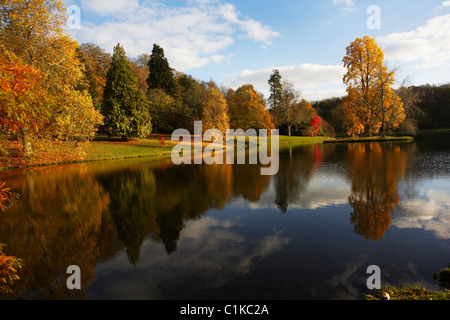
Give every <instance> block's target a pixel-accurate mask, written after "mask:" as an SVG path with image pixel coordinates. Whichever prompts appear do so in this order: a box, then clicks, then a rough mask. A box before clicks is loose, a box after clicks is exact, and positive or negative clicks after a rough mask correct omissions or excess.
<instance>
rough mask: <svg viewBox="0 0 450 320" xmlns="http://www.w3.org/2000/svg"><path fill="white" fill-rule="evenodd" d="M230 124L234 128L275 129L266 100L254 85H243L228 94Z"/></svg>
mask: <svg viewBox="0 0 450 320" xmlns="http://www.w3.org/2000/svg"><path fill="white" fill-rule="evenodd" d="M227 103H228V107H229V117H230V126H231V128H233V129H243V130H248V129H256V130H257V129H274V128H275V126H274V124H273V123H272V116H271V115H270V113H269V111H268V110H267V109H266V102H265V99H264V97H263V95H262V94H261V93H258V92H257V91H256V90H255V89H254V87H253V85H251V84H247V85H243V86H241V87H240V88H239V89H237V90H236V91H234V90H232V89H230V90H229V92H228V94H227Z"/></svg>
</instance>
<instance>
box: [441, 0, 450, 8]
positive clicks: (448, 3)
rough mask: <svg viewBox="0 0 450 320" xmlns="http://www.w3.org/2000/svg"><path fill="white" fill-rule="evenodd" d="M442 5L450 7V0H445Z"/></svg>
mask: <svg viewBox="0 0 450 320" xmlns="http://www.w3.org/2000/svg"><path fill="white" fill-rule="evenodd" d="M442 7H443V8H447V7H450V1H444V2H443V3H442Z"/></svg>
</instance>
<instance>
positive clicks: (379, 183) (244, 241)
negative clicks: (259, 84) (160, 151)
mask: <svg viewBox="0 0 450 320" xmlns="http://www.w3.org/2000/svg"><path fill="white" fill-rule="evenodd" d="M449 138H450V136H449V135H445V134H442V135H423V136H419V137H418V138H417V140H416V142H414V143H356V144H323V145H307V146H299V147H295V148H292V149H290V148H287V149H286V148H285V149H283V150H282V152H281V154H280V169H279V172H278V174H277V175H275V176H273V177H272V176H262V175H261V174H260V169H261V168H260V166H259V165H213V166H209V165H191V166H188V165H186V166H174V165H172V164H171V162H170V160H169V161H159V162H153V161H150V160H148V159H136V160H123V161H112V162H94V163H84V164H73V165H65V166H50V167H41V168H36V169H33V170H22V171H12V172H3V173H1V175H0V180H5V181H6V182H7V184H8V186H11V187H13V190H14V191H15V192H17V193H19V194H20V199H19V201H18V202H17V203H16V204H15V205H14V206H13V207H12V208H10V209H9V210H8V211H7V212H6V213H4V214H0V243H3V244H6V245H7V247H6V248H5V253H6V254H8V255H12V256H16V257H18V258H21V259H22V260H23V264H24V266H23V268H22V270H21V273H20V276H21V280H20V281H18V282H17V284H16V286H15V287H14V288H13V289H14V293H15V296H14V297H15V298H21V299H93V300H97V299H102V300H104V299H111V300H116V299H148V300H174V299H180V300H184V299H189V300H197V299H199V300H200V299H202V300H205V299H221V300H235V299H239V300H241V299H242V300H247V299H252V300H268V299H270V300H336V299H338V300H361V299H363V298H364V295H365V294H367V293H370V290H369V289H368V288H367V284H366V282H367V279H368V277H369V276H370V274H368V273H367V268H368V267H369V266H372V265H376V266H379V268H380V270H381V281H382V284H383V285H385V284H391V285H399V286H400V285H403V284H406V283H408V284H412V285H420V286H425V287H427V288H428V289H432V290H442V288H441V287H440V286H439V284H438V283H437V282H436V281H435V280H433V277H432V276H433V273H437V272H439V270H440V269H442V268H444V267H445V266H446V265H447V264H448V263H450V210H449V205H450V172H449V168H450V139H449ZM70 265H77V266H79V267H80V270H81V283H82V290H68V289H67V286H66V280H67V278H68V277H69V275H68V274H67V273H66V270H67V267H68V266H70Z"/></svg>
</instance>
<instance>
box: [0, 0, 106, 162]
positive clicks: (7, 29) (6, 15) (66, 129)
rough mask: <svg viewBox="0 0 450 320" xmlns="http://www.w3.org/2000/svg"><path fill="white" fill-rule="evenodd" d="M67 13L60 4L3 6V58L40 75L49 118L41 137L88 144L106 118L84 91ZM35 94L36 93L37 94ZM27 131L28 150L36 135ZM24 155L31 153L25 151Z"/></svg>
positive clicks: (23, 0) (41, 1)
mask: <svg viewBox="0 0 450 320" xmlns="http://www.w3.org/2000/svg"><path fill="white" fill-rule="evenodd" d="M66 21H67V16H66V10H65V7H64V2H63V1H57V0H33V1H27V0H3V1H2V10H1V12H0V52H1V53H2V54H3V55H4V56H5V57H6V58H7V59H8V60H9V61H19V62H20V64H21V65H25V66H30V67H31V68H33V69H36V70H39V71H40V75H41V77H42V81H41V82H40V83H39V84H40V88H39V90H40V91H41V92H43V93H44V96H45V99H44V100H45V104H43V105H42V107H43V108H45V109H46V110H47V111H48V113H49V114H50V115H51V116H50V117H49V118H44V119H43V118H38V120H40V121H41V123H44V127H45V129H46V130H45V131H40V132H39V136H40V137H42V136H44V135H47V136H51V137H52V138H59V139H62V140H68V139H70V140H77V141H79V140H88V139H90V138H92V137H93V133H94V132H95V131H96V128H97V126H98V125H100V124H101V123H102V116H101V115H100V113H99V111H96V110H95V109H94V106H93V103H92V99H91V98H90V96H89V94H88V93H87V91H86V90H79V85H80V84H81V83H82V82H84V81H85V75H84V72H83V67H82V65H81V63H80V60H79V55H78V54H77V48H78V43H77V42H76V41H74V40H73V39H71V38H70V36H69V35H68V34H67V33H66ZM35 90H37V89H35ZM33 133H34V132H32V131H31V128H30V127H29V126H28V125H24V126H23V127H22V134H23V136H24V142H25V141H27V143H26V144H24V146H25V145H26V146H28V147H29V141H28V139H27V138H28V136H29V135H31V134H33ZM24 151H25V154H28V153H30V152H31V149H29V148H27V149H26V150H25V149H24Z"/></svg>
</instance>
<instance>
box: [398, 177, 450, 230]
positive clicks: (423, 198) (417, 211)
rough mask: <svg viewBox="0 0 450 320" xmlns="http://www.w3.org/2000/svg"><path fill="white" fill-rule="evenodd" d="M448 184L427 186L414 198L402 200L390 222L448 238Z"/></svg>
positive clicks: (449, 206)
mask: <svg viewBox="0 0 450 320" xmlns="http://www.w3.org/2000/svg"><path fill="white" fill-rule="evenodd" d="M444 190H450V186H447V187H445V186H444V187H443V188H442V189H434V188H427V189H423V190H421V191H419V192H418V193H417V195H416V196H415V198H414V199H410V200H404V201H402V204H401V207H400V209H398V210H396V211H394V213H393V218H392V224H393V225H394V226H396V227H398V228H415V229H424V230H426V231H432V232H433V233H434V234H435V235H436V236H437V237H439V238H442V239H450V195H449V193H448V191H444Z"/></svg>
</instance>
